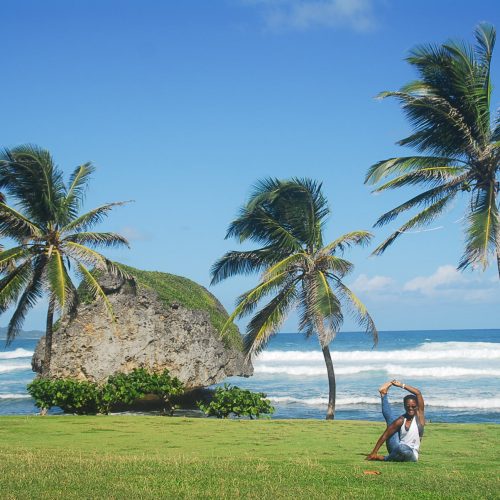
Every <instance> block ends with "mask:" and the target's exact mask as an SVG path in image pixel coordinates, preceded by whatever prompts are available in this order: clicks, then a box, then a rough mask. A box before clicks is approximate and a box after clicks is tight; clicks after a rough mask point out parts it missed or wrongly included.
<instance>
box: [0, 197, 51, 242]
mask: <svg viewBox="0 0 500 500" xmlns="http://www.w3.org/2000/svg"><path fill="white" fill-rule="evenodd" d="M0 234H2V235H3V236H7V237H9V238H12V239H13V240H15V241H18V242H19V241H21V242H23V241H24V240H26V239H40V238H42V237H43V234H44V233H43V229H42V228H41V227H39V226H38V225H37V224H34V223H33V222H32V221H31V220H29V219H28V218H27V217H25V216H24V215H23V214H21V213H20V212H18V211H17V210H15V209H14V208H12V207H9V206H8V205H5V203H0Z"/></svg>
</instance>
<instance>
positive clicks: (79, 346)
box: [32, 271, 253, 389]
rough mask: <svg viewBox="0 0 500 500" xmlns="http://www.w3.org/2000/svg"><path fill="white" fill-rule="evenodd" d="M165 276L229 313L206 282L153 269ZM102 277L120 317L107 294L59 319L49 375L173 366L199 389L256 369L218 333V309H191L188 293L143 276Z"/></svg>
mask: <svg viewBox="0 0 500 500" xmlns="http://www.w3.org/2000/svg"><path fill="white" fill-rule="evenodd" d="M140 273H141V275H142V276H145V275H147V273H146V272H144V271H140ZM162 276H163V277H165V279H170V278H175V279H177V280H183V283H184V282H185V283H188V284H189V286H191V287H193V290H194V292H195V293H197V294H207V295H206V297H205V296H203V297H204V298H206V299H207V300H208V301H210V303H213V307H214V308H215V309H216V311H215V312H217V313H218V314H219V315H220V314H221V313H222V314H223V315H224V316H225V317H226V318H227V313H226V312H225V311H224V309H223V307H222V305H221V304H220V303H219V302H218V301H217V299H216V298H215V297H214V296H213V295H212V294H210V293H209V292H208V291H207V290H205V289H204V288H203V287H201V286H199V285H197V284H195V283H193V282H191V281H189V280H186V279H185V278H180V277H175V276H173V275H168V274H164V273H154V277H155V279H156V280H158V279H161V277H162ZM100 281H101V283H102V285H103V289H104V290H105V292H106V295H107V298H108V300H109V301H110V303H111V304H112V307H113V312H114V314H115V316H116V322H113V321H112V320H111V318H110V316H109V314H108V312H107V311H106V309H105V308H104V305H103V302H102V301H98V302H92V303H90V304H80V305H79V307H78V311H77V315H76V317H75V318H74V319H73V320H71V321H69V320H63V321H61V324H60V326H59V328H58V330H57V331H56V332H55V333H54V338H53V346H52V347H53V348H52V359H51V366H50V372H49V374H48V376H49V377H51V378H75V379H79V380H89V381H94V382H102V381H104V380H106V379H107V377H108V376H110V375H112V374H114V373H117V372H124V373H128V372H130V371H132V370H133V369H134V368H146V369H148V370H151V371H162V370H164V369H165V368H167V369H168V370H169V371H170V373H171V374H172V375H174V376H176V377H178V378H179V379H180V380H181V381H182V382H183V383H184V385H185V386H186V389H195V388H199V387H206V386H209V385H212V384H215V383H218V382H220V381H222V380H223V379H225V378H226V377H229V376H233V375H240V376H245V377H247V376H250V375H252V373H253V367H252V366H251V364H245V362H244V355H243V354H242V352H241V350H240V348H238V347H228V346H227V345H225V342H223V341H222V340H221V339H220V336H219V332H218V331H217V329H216V328H215V327H214V325H213V319H211V314H210V313H211V312H214V311H210V310H197V309H191V308H189V307H186V305H185V304H183V303H182V300H179V301H170V302H168V301H166V300H165V298H164V297H162V296H161V294H159V293H158V292H157V291H156V290H155V289H154V288H153V287H150V286H144V285H143V284H141V282H140V281H139V280H136V282H135V285H133V286H132V284H131V283H130V282H125V281H123V280H118V279H116V278H110V277H106V278H104V279H100ZM236 337H237V334H236ZM234 338H235V337H234V335H233V343H234ZM44 340H45V339H44V337H43V338H42V339H41V340H40V342H39V344H38V346H37V348H36V350H35V354H34V356H33V362H32V366H33V370H34V371H36V372H38V373H41V369H42V363H43V357H44ZM237 340H238V339H237ZM236 343H237V342H236Z"/></svg>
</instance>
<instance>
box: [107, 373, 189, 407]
mask: <svg viewBox="0 0 500 500" xmlns="http://www.w3.org/2000/svg"><path fill="white" fill-rule="evenodd" d="M183 392H184V388H183V386H182V383H181V382H180V381H179V379H177V378H176V377H171V376H170V374H169V371H168V370H164V371H163V372H161V373H148V372H147V371H146V370H145V369H144V368H137V369H135V370H133V371H132V372H131V373H127V374H125V373H118V374H116V375H113V376H111V377H109V379H108V382H107V384H105V385H104V386H103V387H102V389H101V406H100V411H101V413H109V409H110V407H111V406H113V405H115V404H125V405H130V404H132V403H133V402H134V401H136V400H137V399H140V398H142V397H144V396H146V395H147V394H154V395H156V396H158V397H159V398H160V399H161V400H162V401H163V410H164V412H165V413H166V412H168V413H172V412H173V410H174V407H173V405H172V404H171V400H170V399H171V397H172V396H178V395H180V394H182V393H183Z"/></svg>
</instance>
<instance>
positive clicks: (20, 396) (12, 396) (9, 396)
mask: <svg viewBox="0 0 500 500" xmlns="http://www.w3.org/2000/svg"><path fill="white" fill-rule="evenodd" d="M30 398H31V396H30V395H29V394H0V399H30Z"/></svg>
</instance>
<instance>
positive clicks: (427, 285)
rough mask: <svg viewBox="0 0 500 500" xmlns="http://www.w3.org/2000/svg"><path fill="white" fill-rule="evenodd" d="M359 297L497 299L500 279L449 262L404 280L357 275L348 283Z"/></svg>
mask: <svg viewBox="0 0 500 500" xmlns="http://www.w3.org/2000/svg"><path fill="white" fill-rule="evenodd" d="M349 287H350V288H352V289H353V291H355V292H356V293H360V294H364V295H363V298H364V299H365V300H366V299H368V298H369V299H372V300H376V301H377V302H380V301H382V302H388V301H389V302H391V303H394V302H404V303H407V302H408V301H415V300H419V301H422V300H423V301H428V300H431V301H432V302H433V303H436V302H439V301H443V302H450V301H453V302H455V303H457V304H458V303H462V304H463V303H481V302H483V303H498V302H500V280H499V279H498V277H494V279H493V280H492V279H490V277H489V276H488V277H486V276H484V275H483V274H481V273H479V272H476V273H474V274H470V273H465V274H464V273H461V272H459V271H457V270H456V268H455V266H452V265H450V264H447V265H443V266H440V267H438V268H437V269H436V271H434V272H433V273H432V274H430V275H428V276H417V277H415V278H412V279H410V280H408V281H407V282H406V283H404V284H402V285H401V283H398V281H397V280H396V279H394V278H391V277H390V276H368V275H366V274H361V275H359V276H358V277H357V278H356V279H355V280H354V282H352V283H351V284H350V285H349Z"/></svg>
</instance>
